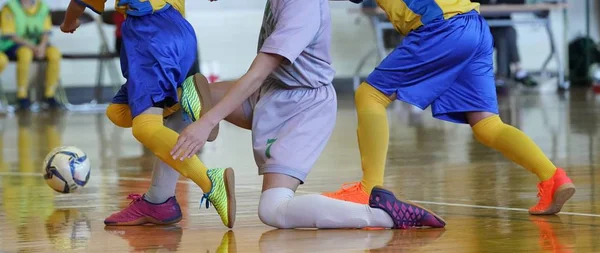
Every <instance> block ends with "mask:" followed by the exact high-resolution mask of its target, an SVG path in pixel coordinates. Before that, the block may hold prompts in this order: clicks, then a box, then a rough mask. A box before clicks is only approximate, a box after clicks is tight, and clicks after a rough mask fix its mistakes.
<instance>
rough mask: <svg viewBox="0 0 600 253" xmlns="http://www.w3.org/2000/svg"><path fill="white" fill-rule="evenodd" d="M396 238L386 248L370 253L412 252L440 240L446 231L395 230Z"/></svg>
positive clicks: (373, 250)
mask: <svg viewBox="0 0 600 253" xmlns="http://www.w3.org/2000/svg"><path fill="white" fill-rule="evenodd" d="M392 231H394V237H393V238H392V239H391V240H390V241H389V243H388V244H387V245H386V246H385V247H380V248H377V249H372V250H370V251H369V252H390V253H391V252H405V251H406V252H411V251H418V248H421V247H424V246H427V245H429V244H431V243H433V242H435V241H436V240H438V239H440V238H441V237H442V235H443V234H444V232H446V229H394V230H392Z"/></svg>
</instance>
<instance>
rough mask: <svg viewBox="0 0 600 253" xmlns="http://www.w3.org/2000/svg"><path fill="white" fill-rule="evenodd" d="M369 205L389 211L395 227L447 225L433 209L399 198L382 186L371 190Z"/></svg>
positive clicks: (439, 226) (441, 226)
mask: <svg viewBox="0 0 600 253" xmlns="http://www.w3.org/2000/svg"><path fill="white" fill-rule="evenodd" d="M369 206H371V207H372V208H378V209H381V210H383V211H385V212H386V213H388V214H389V215H390V217H392V220H394V228H399V229H405V228H413V227H432V228H443V227H444V226H446V222H445V221H444V220H443V219H442V218H441V217H439V216H437V215H436V214H435V213H433V212H432V211H429V210H427V209H425V208H423V207H421V206H419V205H417V204H413V203H410V202H408V201H402V200H399V199H397V198H396V196H394V194H393V193H392V192H390V191H388V190H385V189H383V188H381V187H377V186H375V187H374V188H373V190H372V191H371V196H370V198H369Z"/></svg>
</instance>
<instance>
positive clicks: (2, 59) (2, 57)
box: [0, 52, 9, 73]
mask: <svg viewBox="0 0 600 253" xmlns="http://www.w3.org/2000/svg"><path fill="white" fill-rule="evenodd" d="M8 62H9V61H8V56H6V54H4V53H3V52H0V73H2V71H4V69H5V68H6V66H8Z"/></svg>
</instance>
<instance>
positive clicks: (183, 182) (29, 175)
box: [0, 172, 600, 217]
mask: <svg viewBox="0 0 600 253" xmlns="http://www.w3.org/2000/svg"><path fill="white" fill-rule="evenodd" d="M42 175H43V174H42V173H33V172H0V177H2V176H28V177H33V176H35V177H37V176H39V177H41V176H42ZM95 177H100V178H103V179H117V180H119V181H142V182H150V181H151V179H150V178H136V177H119V176H117V177H115V176H102V175H100V176H95ZM177 183H178V184H188V185H196V184H195V183H194V182H193V181H191V180H177ZM235 187H236V188H241V189H250V190H258V191H260V190H261V187H257V186H245V185H236V186H235ZM296 192H297V193H301V194H320V192H313V191H305V190H297V191H296ZM64 196H67V195H64ZM409 201H412V202H414V203H417V204H426V205H437V206H452V207H465V208H475V209H490V210H502V211H514V212H529V210H528V209H525V208H516V207H503V206H484V205H471V204H461V203H447V202H437V201H426V200H409ZM89 207H90V206H82V207H77V208H89ZM560 214H562V215H570V216H582V217H600V214H593V213H576V212H560Z"/></svg>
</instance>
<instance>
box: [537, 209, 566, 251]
mask: <svg viewBox="0 0 600 253" xmlns="http://www.w3.org/2000/svg"><path fill="white" fill-rule="evenodd" d="M529 220H531V221H532V222H533V224H535V225H536V226H537V227H538V229H539V231H540V240H539V241H540V246H541V247H542V249H543V250H545V251H549V252H556V253H567V252H574V251H573V250H571V249H570V248H572V247H573V246H574V245H575V244H574V242H575V240H572V239H574V234H573V231H571V230H570V228H569V227H568V226H567V225H564V226H563V223H562V220H561V219H560V216H558V215H544V216H539V215H536V216H533V215H532V216H529ZM555 229H556V231H555ZM557 232H558V234H557ZM565 240H569V241H570V242H567V243H568V244H570V245H569V246H565V245H564V244H563V243H561V241H563V242H564V241H565Z"/></svg>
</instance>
